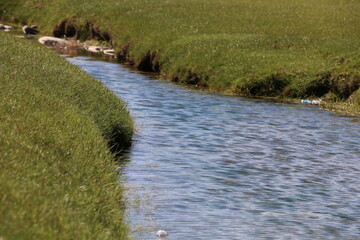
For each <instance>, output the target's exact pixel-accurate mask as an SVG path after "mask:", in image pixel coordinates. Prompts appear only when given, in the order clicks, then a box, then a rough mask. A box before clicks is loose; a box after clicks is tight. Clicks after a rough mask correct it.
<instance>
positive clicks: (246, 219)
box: [69, 57, 360, 240]
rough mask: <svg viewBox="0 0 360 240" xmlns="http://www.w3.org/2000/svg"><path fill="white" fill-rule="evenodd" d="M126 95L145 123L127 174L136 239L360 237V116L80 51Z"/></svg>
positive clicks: (86, 64) (82, 61) (82, 62)
mask: <svg viewBox="0 0 360 240" xmlns="http://www.w3.org/2000/svg"><path fill="white" fill-rule="evenodd" d="M69 61H70V62H72V63H74V64H77V65H79V66H80V67H82V68H83V69H85V70H86V71H88V72H89V73H90V74H91V75H93V76H94V77H96V78H98V79H100V80H101V81H102V82H103V83H104V84H105V85H106V86H108V87H109V88H110V89H111V90H112V91H114V92H115V93H116V94H118V95H119V96H121V97H122V98H123V99H125V100H126V101H127V103H128V105H129V108H130V111H131V113H132V115H133V116H134V118H135V120H136V123H137V128H138V133H137V135H136V141H135V144H134V146H133V147H132V149H131V151H130V152H129V154H128V158H129V160H130V162H129V163H128V164H127V166H126V167H125V170H124V181H125V182H126V185H127V186H128V187H129V188H130V189H131V190H130V192H129V193H128V194H129V196H128V197H129V198H131V199H132V201H130V202H134V203H136V202H140V204H133V206H131V207H129V210H128V214H129V216H130V219H131V221H132V224H133V229H136V232H135V233H134V235H135V237H136V239H144V240H147V239H155V232H156V231H155V230H156V229H158V228H159V227H161V228H164V229H166V230H167V232H168V233H169V234H170V235H169V237H168V239H169V240H170V239H174V240H175V239H188V238H192V239H206V240H209V239H218V240H221V239H224V240H225V239H226V240H229V239H359V237H360V200H359V199H360V190H359V186H360V177H359V176H360V149H359V143H360V121H359V118H350V117H345V116H339V115H336V114H332V113H328V112H324V111H322V110H320V109H318V108H317V107H312V106H303V105H292V104H286V103H270V102H266V101H262V100H250V99H244V98H239V97H228V96H221V95H217V94H210V93H205V92H196V91H193V90H188V89H184V88H182V87H179V86H176V85H174V84H172V83H169V82H167V81H163V80H158V79H154V78H153V77H151V76H145V75H141V74H139V73H137V72H136V71H133V70H131V69H128V68H125V67H123V66H120V65H118V64H113V63H106V62H102V61H94V60H93V59H91V58H88V57H76V58H71V59H69Z"/></svg>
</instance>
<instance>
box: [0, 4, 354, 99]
mask: <svg viewBox="0 0 360 240" xmlns="http://www.w3.org/2000/svg"><path fill="white" fill-rule="evenodd" d="M4 1H5V0H0V3H1V2H4ZM5 2H7V1H5ZM16 3H18V7H17V8H16V7H14V6H13V7H9V6H6V5H4V7H3V8H4V9H6V11H5V12H4V11H3V18H5V19H7V20H9V21H13V22H23V23H25V22H27V23H31V24H39V25H40V26H41V30H42V31H43V33H51V32H52V30H53V29H54V26H55V25H56V24H58V23H59V22H61V21H62V20H64V19H77V20H76V22H77V24H78V25H79V26H81V25H82V26H83V25H85V23H86V22H91V23H93V24H94V26H95V27H98V28H100V30H101V31H103V32H109V33H110V35H111V37H112V42H113V44H114V45H115V47H116V48H117V50H118V51H120V49H121V48H122V47H124V46H126V45H127V44H130V47H129V49H128V51H127V54H129V55H130V57H131V58H132V61H133V62H134V64H135V65H139V64H140V62H141V59H143V58H144V56H146V55H147V54H148V53H149V52H150V53H152V56H153V58H152V62H153V63H159V65H160V70H161V71H160V72H161V74H162V75H163V76H164V77H166V78H169V79H173V80H175V81H178V82H182V83H187V84H193V85H198V86H201V87H207V88H208V89H211V90H213V91H217V92H222V93H228V94H237V95H247V96H268V97H284V98H306V97H309V98H312V97H322V96H323V95H324V94H326V93H333V94H336V95H337V97H338V98H339V99H341V100H346V99H348V98H349V97H350V96H351V95H353V94H354V96H353V97H352V98H351V99H359V97H358V96H359V95H360V91H356V90H357V89H359V86H360V80H359V79H360V74H359V69H360V68H359V66H360V50H359V49H360V41H359V39H360V30H359V29H360V2H359V1H348V0H319V1H315V2H314V1H311V0H299V1H296V2H294V1H291V0H275V1H264V0H218V1H209V0H171V1H164V0H151V1H149V0H132V1H128V0H108V1H85V0H58V1H52V0H15V1H14V2H13V3H12V4H13V5H14V4H16ZM8 4H9V3H8ZM0 6H1V4H0ZM11 9H12V10H11ZM84 31H85V30H84V28H83V32H84ZM85 32H86V31H85ZM344 78H345V79H346V80H345V81H344V80H342V79H344ZM355 104H360V103H359V101H357V102H355Z"/></svg>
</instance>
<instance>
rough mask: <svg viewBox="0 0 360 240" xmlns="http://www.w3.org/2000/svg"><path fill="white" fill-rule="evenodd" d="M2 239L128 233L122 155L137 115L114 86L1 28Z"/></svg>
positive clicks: (123, 236) (99, 236)
mask: <svg viewBox="0 0 360 240" xmlns="http://www.w3.org/2000/svg"><path fill="white" fill-rule="evenodd" d="M0 35H1V39H2V40H1V43H0V45H1V46H2V47H1V49H0V53H1V56H0V59H1V61H0V62H1V66H2V68H1V69H0V73H1V74H0V76H1V78H0V81H1V83H2V88H1V90H0V96H1V98H2V102H1V104H0V112H1V114H0V119H1V121H0V132H1V137H0V145H1V149H0V159H2V161H0V166H1V171H0V189H2V190H1V192H2V194H1V200H2V201H1V203H2V204H1V207H0V219H2V220H1V222H2V224H0V225H1V227H0V238H1V239H25V238H26V239H60V238H61V239H124V240H127V239H129V230H128V227H127V224H126V223H125V220H124V216H123V215H124V203H123V201H124V200H123V191H124V187H123V186H122V185H121V183H119V181H118V174H117V171H116V167H117V165H118V164H116V161H115V160H116V159H117V158H116V155H117V154H118V153H119V152H121V151H122V150H125V149H126V148H128V147H129V146H130V145H131V141H132V135H133V134H134V131H135V130H134V122H133V120H132V118H131V116H130V114H129V111H128V110H127V108H126V104H125V103H124V102H123V101H121V100H120V99H119V98H118V97H117V96H116V95H115V94H114V93H113V92H111V91H110V90H109V89H107V88H106V87H104V86H103V84H102V83H101V82H100V81H98V80H96V79H95V78H92V77H91V76H89V75H88V74H87V73H85V72H84V71H83V70H81V69H80V68H78V67H76V66H74V65H72V64H70V63H69V62H67V61H66V60H64V59H63V58H61V57H59V56H56V55H55V54H54V53H52V52H51V51H49V50H48V49H46V48H45V47H43V46H40V45H39V44H38V43H35V42H29V41H25V40H22V39H18V38H16V37H15V36H11V35H9V34H8V33H0Z"/></svg>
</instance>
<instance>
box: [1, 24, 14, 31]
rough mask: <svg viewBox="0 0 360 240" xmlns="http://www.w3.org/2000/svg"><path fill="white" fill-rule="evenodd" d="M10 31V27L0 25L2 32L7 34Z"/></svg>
mask: <svg viewBox="0 0 360 240" xmlns="http://www.w3.org/2000/svg"><path fill="white" fill-rule="evenodd" d="M11 29H12V27H11V26H8V25H4V24H1V23H0V30H3V31H5V32H9V31H10V30H11Z"/></svg>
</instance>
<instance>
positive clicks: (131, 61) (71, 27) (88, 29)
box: [49, 18, 360, 116]
mask: <svg viewBox="0 0 360 240" xmlns="http://www.w3.org/2000/svg"><path fill="white" fill-rule="evenodd" d="M79 19H80V18H79ZM79 19H77V18H71V19H62V20H61V21H59V23H58V24H56V26H55V27H54V29H53V31H52V33H50V32H49V33H50V34H52V35H54V36H55V37H62V36H69V35H70V36H73V37H75V38H76V39H80V40H84V39H88V40H89V39H91V40H93V39H96V40H100V41H101V42H106V43H108V44H109V45H110V46H111V47H113V46H114V45H116V46H119V47H116V56H117V59H118V61H119V62H120V63H124V64H128V65H130V66H132V67H135V68H136V69H138V70H140V71H144V72H152V73H156V74H158V75H159V76H160V77H161V78H164V79H167V80H169V81H172V82H175V83H177V84H181V85H184V86H187V87H189V88H191V89H196V90H201V91H207V92H213V93H219V94H223V95H229V96H239V97H247V98H261V99H264V100H270V101H277V102H287V103H300V102H301V101H300V100H301V99H302V98H297V97H295V98H291V97H287V96H284V95H283V94H281V93H280V92H277V93H275V92H274V95H273V96H268V95H261V94H260V95H257V94H251V93H250V91H248V90H245V91H242V90H240V89H238V88H229V89H216V90H213V89H211V88H210V87H209V86H208V85H207V84H206V79H207V78H208V76H207V75H206V73H199V72H194V71H188V70H186V69H178V70H177V71H176V72H177V74H175V75H174V74H168V73H167V72H165V71H163V69H162V67H161V66H162V65H163V64H164V62H161V61H160V60H159V58H158V55H159V53H158V51H155V50H151V49H150V50H148V52H147V53H146V55H144V56H141V57H139V58H136V57H134V56H132V55H130V53H129V49H130V47H131V45H132V43H131V42H128V43H122V42H121V43H118V42H117V41H116V39H112V34H111V31H107V30H102V29H101V26H97V27H95V22H96V21H95V20H87V19H81V20H79ZM92 21H95V22H92ZM182 72H187V73H186V74H179V73H182ZM277 75H278V74H277V73H274V74H273V75H271V76H269V78H274V79H271V80H270V81H269V84H274V85H276V84H277V83H276V81H277V79H276V76H277ZM279 75H281V74H279ZM327 75H328V76H331V73H327ZM279 77H280V78H282V77H283V76H279ZM333 77H334V76H333ZM339 77H347V76H339ZM359 77H360V76H359ZM320 78H322V77H321V76H320ZM335 78H336V76H335ZM279 81H282V79H279ZM326 81H328V79H326V80H325V82H326ZM314 84H315V85H316V86H310V88H314V89H312V90H311V91H312V92H323V90H321V89H322V88H324V89H326V88H329V86H327V85H325V83H324V79H319V81H318V82H316V83H314ZM322 84H323V85H322ZM326 84H329V83H326ZM355 85H356V83H355ZM256 87H259V86H256ZM262 87H264V86H262ZM344 87H346V88H353V86H350V87H349V86H339V88H344ZM260 88H261V86H260ZM265 88H267V86H265ZM258 91H259V92H262V90H261V89H260V90H258ZM266 91H267V90H266ZM320 95H321V96H320ZM320 95H311V96H306V97H308V98H310V99H317V100H318V99H322V101H321V104H320V107H321V108H322V109H324V110H327V111H331V112H334V113H339V114H345V115H350V116H360V105H359V104H357V102H360V89H359V88H358V89H357V90H354V91H353V92H352V93H351V94H350V96H349V97H348V98H346V99H339V98H333V94H332V93H331V91H329V92H328V94H320ZM355 99H358V100H357V101H356V100H355Z"/></svg>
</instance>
